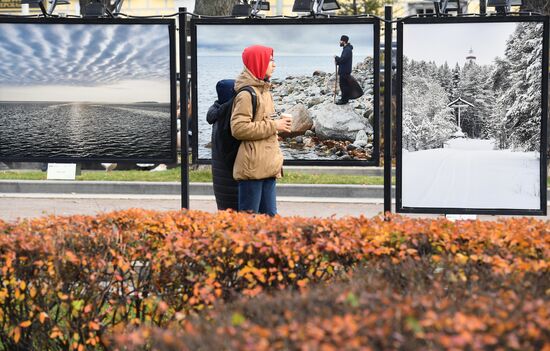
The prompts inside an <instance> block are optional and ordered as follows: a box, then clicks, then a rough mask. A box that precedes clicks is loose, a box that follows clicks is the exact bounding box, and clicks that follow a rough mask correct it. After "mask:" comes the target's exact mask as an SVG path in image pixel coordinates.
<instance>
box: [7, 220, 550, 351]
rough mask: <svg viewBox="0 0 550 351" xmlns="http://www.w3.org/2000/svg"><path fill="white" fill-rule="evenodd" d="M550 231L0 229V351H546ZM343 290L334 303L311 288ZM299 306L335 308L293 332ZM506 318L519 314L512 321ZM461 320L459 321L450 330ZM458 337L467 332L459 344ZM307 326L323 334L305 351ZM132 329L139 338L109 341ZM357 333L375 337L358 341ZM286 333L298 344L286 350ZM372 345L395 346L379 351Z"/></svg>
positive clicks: (363, 226)
mask: <svg viewBox="0 0 550 351" xmlns="http://www.w3.org/2000/svg"><path fill="white" fill-rule="evenodd" d="M548 228H549V226H548V224H547V223H546V222H542V221H538V220H534V219H510V220H506V221H501V222H461V223H451V222H448V221H446V220H417V219H407V218H404V217H393V218H391V221H384V220H383V218H374V219H366V218H362V217H360V218H350V217H348V218H343V219H334V218H327V219H306V218H299V217H287V218H282V217H277V218H269V217H265V216H252V215H248V214H239V213H232V212H220V213H217V214H208V213H203V212H198V211H180V212H154V211H145V210H128V211H120V212H113V213H108V214H103V215H98V216H71V217H44V218H40V219H35V220H31V221H21V222H18V223H6V222H1V221H0V278H1V279H0V282H1V286H0V349H4V350H30V349H34V350H67V349H70V350H73V349H74V350H86V349H116V348H121V347H120V346H117V345H120V344H118V343H119V342H124V343H125V344H124V345H125V346H124V347H126V346H127V347H130V346H131V345H134V346H135V347H137V348H148V347H149V346H150V345H149V342H158V341H159V339H156V338H152V339H151V338H149V337H148V338H144V336H150V335H157V334H159V333H160V334H162V335H164V337H163V338H160V340H164V338H166V339H174V340H176V341H177V342H182V343H185V344H181V345H179V344H178V345H177V347H180V348H181V347H183V346H182V345H187V346H186V347H188V346H189V345H196V344H193V342H197V340H203V341H204V340H211V342H212V343H215V342H216V340H218V339H216V337H215V335H218V338H219V337H220V336H219V331H220V330H221V331H223V332H222V334H221V337H222V340H223V337H224V336H225V340H226V341H227V335H235V339H234V344H233V346H231V347H229V348H230V349H239V350H245V349H250V350H261V349H262V345H264V346H265V345H266V343H268V344H270V345H279V346H280V348H282V349H284V348H287V347H288V348H289V349H305V350H317V349H319V350H321V349H327V350H329V349H330V347H331V345H332V346H334V347H337V348H338V347H339V348H341V347H342V344H339V343H338V340H336V339H334V338H340V339H341V338H342V337H343V336H342V335H341V333H344V332H345V333H351V334H352V336H354V337H357V341H356V342H357V345H358V346H357V349H361V347H360V346H364V345H370V347H371V348H374V349H385V348H393V347H399V345H401V344H400V342H401V341H399V340H402V342H403V343H404V342H405V341H407V340H415V342H417V343H418V345H424V346H427V347H428V348H430V347H434V348H438V347H443V348H445V347H447V346H449V347H460V346H461V345H463V344H464V345H470V346H471V347H472V348H477V346H479V345H482V346H483V345H485V346H486V347H490V346H491V345H501V346H502V345H504V347H507V348H515V347H516V346H517V348H518V349H526V347H527V349H529V348H531V349H536V348H538V347H539V346H540V347H541V348H542V347H550V346H549V345H548V338H549V335H548V328H547V326H548V325H550V318H549V316H548V312H547V310H548V309H547V308H546V309H545V308H544V307H547V306H548V302H549V297H550V286H549V284H550V283H549V281H550V279H549V278H550V260H549V257H550V255H549V253H550V235H548ZM358 268H361V270H359V271H357V269H358ZM352 271H354V272H355V274H353V275H352V276H351V277H356V278H353V279H352V278H350V276H349V272H352ZM357 272H363V273H362V274H358V273H357ZM373 277H374V278H373ZM342 279H344V281H342V282H340V283H338V284H337V285H338V288H337V289H336V288H335V289H334V290H333V289H332V288H327V285H323V284H321V285H319V287H317V285H318V284H317V283H323V282H325V284H328V283H330V284H331V285H329V287H331V286H332V285H333V284H336V283H335V281H336V280H342ZM416 282H418V284H417V283H416ZM420 282H422V283H421V284H420ZM361 284H363V285H361ZM377 284H378V285H377ZM417 285H418V286H417ZM323 286H324V288H322V287H323ZM334 286H336V285H334ZM319 289H321V290H319ZM323 289H324V290H323ZM280 290H286V291H287V292H284V291H283V292H279V293H277V292H278V291H280ZM289 291H290V292H289ZM293 291H294V292H293ZM318 291H326V292H327V294H326V295H323V294H322V293H320V292H318ZM338 294H339V295H338ZM365 294H366V295H365ZM369 294H370V295H369ZM271 295H272V296H271ZM316 296H318V297H316ZM342 296H344V297H342ZM370 296H372V299H371V297H370ZM251 298H252V300H249V299H251ZM243 299H244V300H243ZM269 299H275V300H272V302H270V301H271V300H269ZM342 299H343V300H342ZM348 300H349V301H352V302H349V301H348ZM235 301H237V302H235ZM247 301H256V302H257V303H256V302H254V303H248V302H247ZM292 301H298V302H292ZM299 301H305V302H307V303H302V305H303V304H305V305H308V304H309V305H311V303H313V301H319V302H318V303H317V304H316V305H319V306H320V305H322V304H324V305H327V306H336V307H334V308H331V309H330V311H331V312H330V313H328V312H327V313H317V312H315V313H311V314H310V316H311V318H310V319H307V318H308V317H307V316H308V313H302V317H301V318H302V319H303V320H301V321H297V320H294V318H295V317H294V315H293V314H290V315H289V314H288V313H286V312H285V311H290V312H292V311H293V310H296V309H298V310H299V309H300V308H301V307H300V306H301V305H300V303H299ZM308 301H312V302H311V303H309V302H308ZM342 301H344V302H342ZM346 301H347V302H346ZM353 301H355V302H353ZM224 302H225V303H227V302H234V303H235V304H236V305H235V306H233V305H229V306H225V305H224V304H223V303H224ZM287 302H288V303H289V304H290V305H288V306H294V305H295V307H292V308H290V307H289V308H287V307H286V304H287ZM342 303H343V305H342ZM220 304H221V305H220ZM239 304H240V305H239ZM262 304H263V306H264V308H265V310H264V312H263V314H266V311H269V310H270V308H271V307H269V306H271V305H272V304H275V305H276V306H278V307H277V308H278V309H277V308H275V310H274V311H275V312H274V313H273V316H274V317H273V318H271V319H270V318H267V317H266V319H265V320H263V319H254V318H251V316H252V317H253V316H255V315H260V314H262V312H261V311H262V309H258V310H256V312H254V313H255V314H254V313H252V312H250V311H248V310H246V306H249V305H250V306H256V305H258V306H262ZM293 304H294V305H293ZM346 304H347V305H346ZM350 304H351V305H350ZM339 305H342V306H347V307H346V308H347V309H338V308H337V307H338V306H339ZM212 306H216V307H215V308H212ZM350 306H351V307H350ZM390 306H391V308H390ZM430 306H431V308H430ZM541 306H542V307H541ZM516 307H517V308H519V311H522V312H523V313H519V314H518V313H516V312H514V313H512V312H513V311H512V309H515V308H516ZM224 311H231V312H230V313H229V312H227V313H229V316H230V317H227V316H225V317H224V315H223V314H224V313H225V312H224ZM506 311H507V313H508V314H505V312H506ZM514 311H515V310H514ZM302 312H303V311H302ZM220 314H221V315H220ZM267 314H268V315H269V313H267ZM533 314H534V315H533ZM219 316H222V317H219ZM235 316H236V317H235ZM239 316H241V317H242V318H241V317H239ZM275 316H279V317H280V316H282V317H284V318H282V317H280V318H276V317H275ZM457 316H459V317H457ZM483 316H486V317H483ZM518 316H523V317H522V318H517V317H518ZM482 317H483V318H486V319H482ZM228 318H229V319H228ZM235 318H236V322H235ZM342 318H344V319H342ZM456 318H459V320H460V321H461V322H458V324H457V323H456V322H450V321H451V320H455V319H456ZM477 319H481V321H478V322H479V323H478V324H475V323H474V322H472V320H477ZM430 321H431V322H430ZM499 321H502V323H504V325H505V326H504V327H502V328H500V329H499V328H497V327H495V326H498V325H499ZM507 321H508V322H507ZM514 321H515V322H514ZM227 323H229V324H227ZM338 323H340V324H341V325H345V326H346V327H345V328H342V326H340V329H338V328H337V325H338ZM430 323H431V324H430ZM460 323H462V324H460ZM472 323H473V324H472ZM480 323H481V324H480ZM144 325H145V326H146V328H143V329H140V326H144ZM216 325H217V327H216V328H214V327H213V326H216ZM325 325H326V326H327V327H326V328H328V329H327V330H325V329H326V328H325V329H323V328H324V327H323V326H325ZM348 325H350V326H351V325H356V326H357V328H355V329H353V328H351V327H350V328H348ZM460 325H463V328H470V326H471V325H474V326H476V325H477V326H476V327H475V328H474V329H468V330H467V331H468V332H469V333H470V337H468V336H467V335H466V334H464V335H463V334H461V333H462V332H463V330H462V329H460V328H459V326H460ZM155 326H156V327H159V328H165V327H168V329H166V330H162V329H155V328H154V327H155ZM182 326H183V327H184V328H183V330H188V332H187V333H184V336H185V337H180V336H181V335H180V334H181V330H182ZM285 326H286V327H285ZM315 326H317V328H318V329H319V328H321V329H322V330H324V331H317V332H318V333H320V334H323V335H325V334H326V333H328V334H330V335H333V336H331V337H327V338H325V337H323V338H320V339H319V338H317V339H315V340H317V341H318V342H319V343H318V344H314V343H313V344H311V345H310V344H307V343H306V342H308V340H310V339H311V337H310V336H308V335H309V334H308V333H309V332H310V330H314V329H315V328H314V327H315ZM279 327H280V328H279ZM128 328H130V329H134V328H137V329H136V331H134V332H131V333H130V334H126V336H119V337H118V338H117V337H113V335H118V334H120V333H121V332H124V331H126V330H128ZM151 328H153V329H151ZM212 328H214V329H212ZM285 328H287V329H286V330H287V332H286V333H285V332H284V331H285ZM296 328H297V329H296ZM311 328H313V329H311ZM365 328H367V329H368V330H369V333H375V334H364V335H363V334H361V331H363V330H365ZM331 330H332V331H331ZM353 331H355V332H353ZM266 332H268V333H269V335H266ZM228 333H229V334H228ZM354 333H355V334H354ZM419 333H420V334H419ZM292 335H298V336H297V337H295V340H294V341H292V342H291V341H289V340H290V339H288V338H290V337H291V336H292ZM346 335H347V334H346ZM373 335H378V340H386V339H388V340H390V341H391V340H393V341H391V342H392V343H390V344H385V343H382V344H377V343H374V342H373V341H372V342H371V341H370V340H375V339H376V338H373ZM457 335H458V336H460V337H461V338H462V339H461V341H456V340H457ZM346 337H347V336H346ZM140 338H141V339H143V343H141V344H140V343H139V342H137V341H136V340H138V339H140ZM186 338H187V339H186ZM203 338H206V339H203ZM361 338H363V339H361ZM445 338H447V339H445ZM449 338H450V339H449ZM480 338H481V339H480ZM287 339H288V340H287ZM352 339H353V338H352ZM155 340H156V341H155ZM186 340H187V341H186ZM319 340H320V341H319ZM361 340H369V342H368V343H364V342H362V341H361ZM395 340H397V341H395ZM444 340H447V341H444ZM449 340H450V341H449ZM130 341H132V342H130ZM390 341H388V342H390ZM134 342H135V343H134ZM380 342H382V341H380ZM189 343H191V344H189ZM287 343H288V344H287ZM461 343H463V344H461ZM325 344H326V345H325ZM147 345H149V346H147ZM212 345H214V344H212ZM308 345H309V346H308ZM323 345H325V346H323ZM354 345H355V344H354ZM453 345H454V346H453ZM279 346H277V347H279ZM162 347H163V348H166V349H167V348H168V347H169V346H168V345H166V344H165V345H163V346H162ZM163 348H160V349H163ZM191 349H194V347H191Z"/></svg>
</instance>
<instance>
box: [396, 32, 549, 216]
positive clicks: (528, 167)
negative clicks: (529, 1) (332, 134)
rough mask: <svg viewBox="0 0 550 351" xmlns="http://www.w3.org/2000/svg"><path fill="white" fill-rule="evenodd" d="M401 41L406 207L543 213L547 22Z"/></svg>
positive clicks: (419, 35)
mask: <svg viewBox="0 0 550 351" xmlns="http://www.w3.org/2000/svg"><path fill="white" fill-rule="evenodd" d="M402 35H403V36H402V39H403V40H402V43H403V46H402V48H403V56H402V77H403V80H402V110H401V121H400V122H401V131H402V136H401V150H400V151H401V205H402V207H404V208H406V207H410V208H455V209H456V208H461V209H524V210H537V209H540V208H541V181H544V182H545V181H546V180H545V179H541V153H540V150H541V136H542V135H543V134H542V131H543V95H542V90H543V89H542V84H543V37H544V32H543V22H528V21H526V22H519V21H518V22H484V23H483V22H482V23H479V22H477V23H430V24H418V23H412V24H409V23H405V24H404V25H403V33H402ZM435 43H437V44H435Z"/></svg>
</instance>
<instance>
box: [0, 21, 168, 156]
mask: <svg viewBox="0 0 550 351" xmlns="http://www.w3.org/2000/svg"><path fill="white" fill-rule="evenodd" d="M174 28H175V27H174V22H173V20H115V19H95V20H82V19H47V20H44V19H41V20H40V19H8V18H2V19H0V160H3V161H51V162H71V161H72V162H76V161H136V162H138V161H141V162H143V161H151V162H169V161H174V160H175V159H176V143H175V142H176V140H175V136H176V130H175V125H176V123H175V122H176V81H175V78H176V73H175V48H174Z"/></svg>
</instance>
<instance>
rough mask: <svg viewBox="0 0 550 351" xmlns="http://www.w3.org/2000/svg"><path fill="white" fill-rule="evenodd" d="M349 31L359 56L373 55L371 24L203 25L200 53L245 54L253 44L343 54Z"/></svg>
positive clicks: (279, 50) (283, 51)
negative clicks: (345, 39)
mask: <svg viewBox="0 0 550 351" xmlns="http://www.w3.org/2000/svg"><path fill="white" fill-rule="evenodd" d="M343 34H345V35H347V36H348V37H349V38H350V43H351V44H352V45H353V47H354V49H353V53H354V55H357V56H372V55H373V26H372V25H371V24H307V25H199V26H198V27H197V48H198V50H197V51H198V54H199V55H239V56H240V55H241V53H242V51H243V49H244V48H245V47H247V46H251V45H264V46H270V47H272V48H273V49H274V51H275V56H286V55H294V56H306V55H319V56H323V55H340V53H341V52H342V49H341V48H340V47H339V44H340V37H341V36H342V35H343Z"/></svg>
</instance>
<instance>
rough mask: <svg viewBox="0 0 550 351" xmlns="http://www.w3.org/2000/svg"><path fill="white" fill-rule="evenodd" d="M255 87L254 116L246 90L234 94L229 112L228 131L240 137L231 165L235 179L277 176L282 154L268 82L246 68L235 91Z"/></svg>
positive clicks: (281, 162) (281, 164) (237, 81)
mask: <svg viewBox="0 0 550 351" xmlns="http://www.w3.org/2000/svg"><path fill="white" fill-rule="evenodd" d="M245 86H250V87H252V88H254V91H255V92H256V95H257V107H256V116H252V97H251V96H250V94H249V93H248V92H246V91H243V92H241V93H240V94H238V95H237V96H236V97H235V100H234V103H233V112H232V114H231V133H232V134H233V136H234V137H235V138H236V139H238V140H241V141H242V142H241V145H240V146H239V152H238V153H237V158H236V159H235V165H234V166H233V178H235V180H254V179H266V178H273V177H276V178H280V177H281V169H282V167H283V154H282V153H281V149H280V148H279V141H278V140H277V128H276V126H275V121H273V120H272V119H271V115H272V114H273V113H274V112H275V107H274V106H273V96H272V95H271V91H270V89H271V84H270V83H268V82H265V81H263V80H259V79H257V78H256V77H254V75H252V73H250V71H249V70H248V69H246V68H245V69H244V71H243V72H242V73H241V74H240V75H239V77H238V78H237V79H236V81H235V90H236V91H239V90H240V89H241V88H243V87H245Z"/></svg>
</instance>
